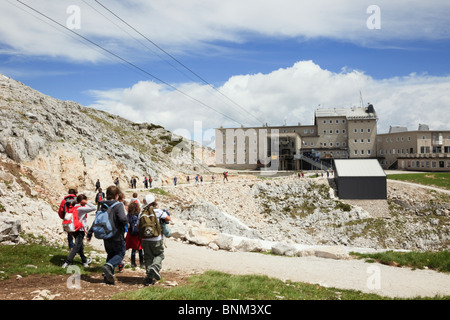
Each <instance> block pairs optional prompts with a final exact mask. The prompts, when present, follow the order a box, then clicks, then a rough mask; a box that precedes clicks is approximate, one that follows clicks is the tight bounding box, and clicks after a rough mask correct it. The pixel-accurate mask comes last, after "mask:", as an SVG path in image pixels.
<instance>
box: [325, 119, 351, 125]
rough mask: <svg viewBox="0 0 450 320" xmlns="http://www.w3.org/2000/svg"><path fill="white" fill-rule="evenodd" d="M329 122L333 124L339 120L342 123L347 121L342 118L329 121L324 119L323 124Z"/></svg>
mask: <svg viewBox="0 0 450 320" xmlns="http://www.w3.org/2000/svg"><path fill="white" fill-rule="evenodd" d="M327 122H328V123H330V124H333V123H335V124H338V123H339V122H340V123H345V122H346V120H345V119H342V120H339V119H336V120H334V121H333V120H332V119H330V120H328V121H327V120H323V121H322V123H323V124H326V123H327Z"/></svg>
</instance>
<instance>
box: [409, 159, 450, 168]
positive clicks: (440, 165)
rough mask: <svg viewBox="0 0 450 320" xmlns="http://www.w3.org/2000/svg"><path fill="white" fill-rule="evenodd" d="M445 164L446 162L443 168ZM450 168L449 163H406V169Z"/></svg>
mask: <svg viewBox="0 0 450 320" xmlns="http://www.w3.org/2000/svg"><path fill="white" fill-rule="evenodd" d="M445 162H447V166H445ZM430 165H431V168H450V161H449V160H447V161H444V160H441V161H423V160H422V161H407V162H406V166H407V167H408V168H430Z"/></svg>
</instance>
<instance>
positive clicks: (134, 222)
mask: <svg viewBox="0 0 450 320" xmlns="http://www.w3.org/2000/svg"><path fill="white" fill-rule="evenodd" d="M140 211H141V206H140V205H139V204H138V203H137V202H131V203H130V204H129V205H128V215H127V218H128V229H127V236H126V238H125V249H126V250H128V249H131V267H132V268H136V267H137V265H136V252H138V254H139V264H140V267H141V268H143V267H144V253H143V251H142V239H141V237H140V236H139V227H138V221H139V220H138V217H139V213H140Z"/></svg>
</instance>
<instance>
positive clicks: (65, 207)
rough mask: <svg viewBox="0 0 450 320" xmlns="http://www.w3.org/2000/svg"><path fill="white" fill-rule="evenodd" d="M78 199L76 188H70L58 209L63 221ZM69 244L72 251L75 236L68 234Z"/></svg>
mask: <svg viewBox="0 0 450 320" xmlns="http://www.w3.org/2000/svg"><path fill="white" fill-rule="evenodd" d="M76 198H77V190H76V189H75V188H70V189H69V191H68V194H67V195H66V196H65V197H64V199H63V200H62V201H61V203H60V205H59V209H58V215H59V217H60V218H61V219H63V220H64V216H65V214H66V212H67V211H69V210H70V209H71V207H73V206H74V205H75V204H76ZM67 242H68V245H69V249H72V248H73V246H74V244H73V236H72V234H71V233H68V234H67Z"/></svg>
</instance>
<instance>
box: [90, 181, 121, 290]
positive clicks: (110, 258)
mask: <svg viewBox="0 0 450 320" xmlns="http://www.w3.org/2000/svg"><path fill="white" fill-rule="evenodd" d="M120 194H121V191H120V189H119V188H117V187H116V186H109V187H108V188H107V189H106V200H105V201H102V202H101V206H100V210H99V211H97V214H96V215H95V219H94V222H93V223H92V227H91V229H90V230H89V232H88V235H87V240H88V241H90V240H91V238H92V234H94V236H95V237H96V238H97V239H103V244H104V246H105V251H106V253H107V257H106V263H105V265H104V266H103V267H102V271H103V277H104V280H105V283H107V284H114V282H115V279H114V269H115V267H117V266H119V264H120V263H122V260H123V257H124V256H125V238H124V233H125V228H126V226H127V224H128V219H127V216H126V212H125V206H124V204H123V203H122V202H119V201H118V200H119V196H120Z"/></svg>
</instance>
